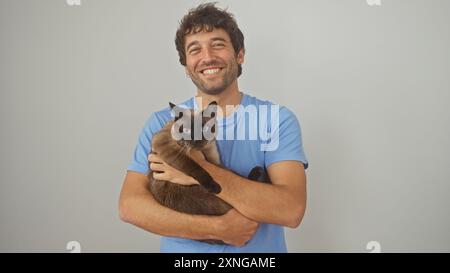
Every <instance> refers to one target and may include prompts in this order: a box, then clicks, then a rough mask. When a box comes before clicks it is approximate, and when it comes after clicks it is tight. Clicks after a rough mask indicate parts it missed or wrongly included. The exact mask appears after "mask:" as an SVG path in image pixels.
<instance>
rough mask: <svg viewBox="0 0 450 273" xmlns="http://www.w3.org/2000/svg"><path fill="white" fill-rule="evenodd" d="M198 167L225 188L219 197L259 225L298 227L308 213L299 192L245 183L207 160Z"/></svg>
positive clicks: (297, 190)
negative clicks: (260, 223)
mask: <svg viewBox="0 0 450 273" xmlns="http://www.w3.org/2000/svg"><path fill="white" fill-rule="evenodd" d="M198 163H199V164H200V165H201V166H202V167H203V168H205V170H206V171H207V172H208V173H209V174H210V175H211V176H212V177H213V179H214V180H215V181H216V182H217V183H219V184H220V186H221V187H222V191H221V192H220V193H219V194H218V197H220V198H221V199H223V200H224V201H226V202H228V203H229V204H231V205H232V206H233V207H234V208H236V209H237V210H238V211H239V212H241V213H242V214H243V215H245V216H247V217H248V218H250V219H252V220H254V221H257V222H265V223H272V224H279V225H283V226H289V227H296V226H298V224H299V221H300V220H301V218H302V217H303V213H304V210H305V208H304V204H305V200H301V197H300V196H302V193H301V192H299V191H300V189H298V188H295V187H291V188H288V187H287V186H283V185H273V184H265V183H261V182H255V181H252V180H249V179H245V178H243V177H240V176H238V175H236V174H234V173H233V172H230V171H228V170H225V169H223V168H220V167H218V166H216V165H214V164H211V163H209V162H207V161H205V160H201V161H198Z"/></svg>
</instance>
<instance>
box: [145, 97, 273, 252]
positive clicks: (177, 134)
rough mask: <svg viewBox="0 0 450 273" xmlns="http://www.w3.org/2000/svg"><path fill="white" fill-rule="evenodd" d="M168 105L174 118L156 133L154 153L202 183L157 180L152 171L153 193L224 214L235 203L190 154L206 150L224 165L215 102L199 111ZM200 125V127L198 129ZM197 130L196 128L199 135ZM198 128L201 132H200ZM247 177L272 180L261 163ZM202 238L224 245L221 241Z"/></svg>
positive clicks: (168, 202)
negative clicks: (225, 196) (192, 151)
mask: <svg viewBox="0 0 450 273" xmlns="http://www.w3.org/2000/svg"><path fill="white" fill-rule="evenodd" d="M169 105H170V107H171V109H172V110H174V112H175V119H174V120H172V121H169V122H168V123H167V124H166V125H165V126H164V127H163V128H162V129H161V130H160V131H159V132H158V133H157V134H155V135H154V136H153V140H152V147H153V152H154V153H156V154H158V155H159V156H160V157H161V159H162V160H163V161H164V162H166V163H167V164H169V165H171V166H172V167H174V168H176V169H178V170H180V171H181V172H183V173H185V174H186V175H188V176H191V177H193V178H194V179H195V180H197V181H198V182H199V185H180V184H176V183H172V182H169V181H163V180H158V179H154V178H153V172H152V171H151V170H150V173H149V174H148V178H149V181H150V183H149V189H150V191H151V193H152V194H153V196H154V198H155V199H156V200H157V201H158V202H159V203H160V204H162V205H164V206H166V207H169V208H171V209H174V210H176V211H179V212H183V213H188V214H200V215H223V214H225V213H226V212H228V211H229V210H230V209H231V208H232V206H231V205H230V204H228V203H227V202H225V201H223V200H222V199H220V198H219V197H217V196H216V194H218V193H220V191H221V187H220V185H219V184H218V183H217V182H215V181H214V179H213V178H212V177H211V176H210V175H209V174H208V172H206V171H205V170H204V169H203V168H202V167H201V166H200V165H198V164H197V163H196V162H195V161H194V160H192V159H191V158H190V157H189V156H188V152H189V151H190V150H191V149H196V150H199V151H201V152H202V153H203V155H204V156H205V159H206V160H207V161H209V162H211V163H213V164H215V165H217V166H221V163H220V156H219V152H218V150H217V146H216V141H215V136H216V119H215V116H216V113H217V104H216V102H211V103H210V104H209V105H208V106H207V107H206V108H205V110H203V111H199V112H195V111H194V110H192V109H184V108H181V107H179V106H176V105H174V104H173V103H169ZM196 123H197V125H196ZM196 126H197V128H196ZM199 126H201V128H198V127H199ZM195 130H197V136H196V135H195V132H196V131H195ZM199 131H200V132H201V133H200V134H198V132H199ZM208 133H209V134H208ZM211 133H212V137H211ZM248 179H250V180H254V181H259V182H264V183H270V180H269V177H268V175H267V172H266V171H265V170H264V168H262V167H260V166H256V167H255V168H253V169H252V170H251V171H250V174H249V175H248ZM201 241H203V242H208V243H214V244H224V242H222V241H220V240H201Z"/></svg>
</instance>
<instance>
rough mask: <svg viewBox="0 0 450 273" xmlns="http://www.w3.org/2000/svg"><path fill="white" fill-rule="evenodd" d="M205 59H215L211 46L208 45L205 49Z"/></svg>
mask: <svg viewBox="0 0 450 273" xmlns="http://www.w3.org/2000/svg"><path fill="white" fill-rule="evenodd" d="M202 57H203V61H204V62H209V61H211V60H212V59H213V57H214V55H213V52H212V50H211V48H209V47H206V48H205V50H203V56H202Z"/></svg>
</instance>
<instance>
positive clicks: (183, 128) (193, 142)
mask: <svg viewBox="0 0 450 273" xmlns="http://www.w3.org/2000/svg"><path fill="white" fill-rule="evenodd" d="M169 105H170V108H171V109H172V110H173V111H174V113H175V122H174V123H173V125H172V130H171V133H172V138H174V139H175V140H177V143H178V145H180V146H182V147H186V148H194V149H202V148H203V147H205V146H206V145H207V144H208V143H209V142H210V141H213V140H215V138H216V135H217V130H216V127H217V120H216V116H217V103H216V102H215V101H213V102H211V103H210V104H208V106H207V107H206V108H205V109H204V110H203V111H197V112H196V111H194V110H193V109H185V108H182V107H179V106H177V105H175V104H173V103H171V102H169Z"/></svg>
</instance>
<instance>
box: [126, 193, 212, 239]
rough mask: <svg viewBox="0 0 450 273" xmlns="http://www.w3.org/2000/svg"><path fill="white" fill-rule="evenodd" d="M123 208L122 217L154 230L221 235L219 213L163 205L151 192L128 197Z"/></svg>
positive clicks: (169, 233)
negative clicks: (204, 213) (183, 210)
mask: <svg viewBox="0 0 450 273" xmlns="http://www.w3.org/2000/svg"><path fill="white" fill-rule="evenodd" d="M121 211H123V212H124V213H123V216H122V220H124V221H126V222H128V223H130V224H133V225H135V226H138V227H140V228H142V229H145V230H147V231H150V232H152V233H156V234H159V235H163V236H172V237H182V238H189V239H194V240H202V239H219V238H218V232H217V229H216V227H217V221H218V219H217V217H213V216H201V215H190V214H185V213H180V212H177V211H174V210H172V209H169V208H167V207H164V206H162V205H160V204H159V203H158V202H157V201H156V200H155V199H154V198H153V196H152V195H151V194H150V193H148V194H142V195H140V196H134V197H132V198H128V200H124V201H123V202H122V205H121Z"/></svg>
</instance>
